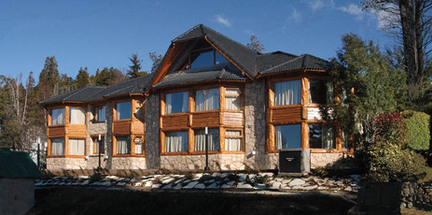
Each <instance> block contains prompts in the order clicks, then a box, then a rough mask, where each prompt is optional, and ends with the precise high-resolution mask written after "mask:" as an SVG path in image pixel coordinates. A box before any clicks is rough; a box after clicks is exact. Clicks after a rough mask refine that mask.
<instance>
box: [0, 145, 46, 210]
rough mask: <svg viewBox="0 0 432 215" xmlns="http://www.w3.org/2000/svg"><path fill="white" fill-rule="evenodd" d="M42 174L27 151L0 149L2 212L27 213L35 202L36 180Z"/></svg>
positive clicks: (0, 207) (0, 205) (0, 202)
mask: <svg viewBox="0 0 432 215" xmlns="http://www.w3.org/2000/svg"><path fill="white" fill-rule="evenodd" d="M41 176H42V175H41V173H40V171H39V169H38V167H37V166H36V164H35V163H34V162H33V161H32V159H31V158H30V156H29V154H28V153H26V152H15V151H0V214H25V213H26V212H28V211H29V210H30V209H31V208H32V207H33V204H34V180H35V179H36V178H40V177H41Z"/></svg>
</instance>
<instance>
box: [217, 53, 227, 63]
mask: <svg viewBox="0 0 432 215" xmlns="http://www.w3.org/2000/svg"><path fill="white" fill-rule="evenodd" d="M215 59H216V61H215V64H220V63H227V62H229V61H228V60H227V59H226V58H225V57H224V56H222V55H221V54H220V53H219V52H218V51H216V55H215Z"/></svg>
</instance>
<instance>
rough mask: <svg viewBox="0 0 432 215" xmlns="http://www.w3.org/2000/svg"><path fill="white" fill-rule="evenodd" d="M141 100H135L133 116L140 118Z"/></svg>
mask: <svg viewBox="0 0 432 215" xmlns="http://www.w3.org/2000/svg"><path fill="white" fill-rule="evenodd" d="M143 104H144V103H143V102H142V101H136V102H135V118H137V119H142V117H143V115H142V108H143Z"/></svg>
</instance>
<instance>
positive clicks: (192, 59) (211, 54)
mask: <svg viewBox="0 0 432 215" xmlns="http://www.w3.org/2000/svg"><path fill="white" fill-rule="evenodd" d="M226 62H228V60H227V59H226V58H225V57H224V56H222V55H221V54H220V53H219V52H218V51H216V50H214V49H207V50H205V51H192V53H191V54H190V56H189V65H190V66H189V67H190V69H194V68H200V67H205V66H212V65H216V64H221V63H226ZM187 67H188V66H187Z"/></svg>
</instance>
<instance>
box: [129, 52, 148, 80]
mask: <svg viewBox="0 0 432 215" xmlns="http://www.w3.org/2000/svg"><path fill="white" fill-rule="evenodd" d="M129 60H130V61H131V63H132V65H130V66H129V69H130V70H129V71H128V72H127V75H128V76H129V78H136V77H139V76H143V75H145V74H146V72H140V70H141V62H142V60H140V59H139V58H138V55H137V54H132V56H131V57H130V58H129Z"/></svg>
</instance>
